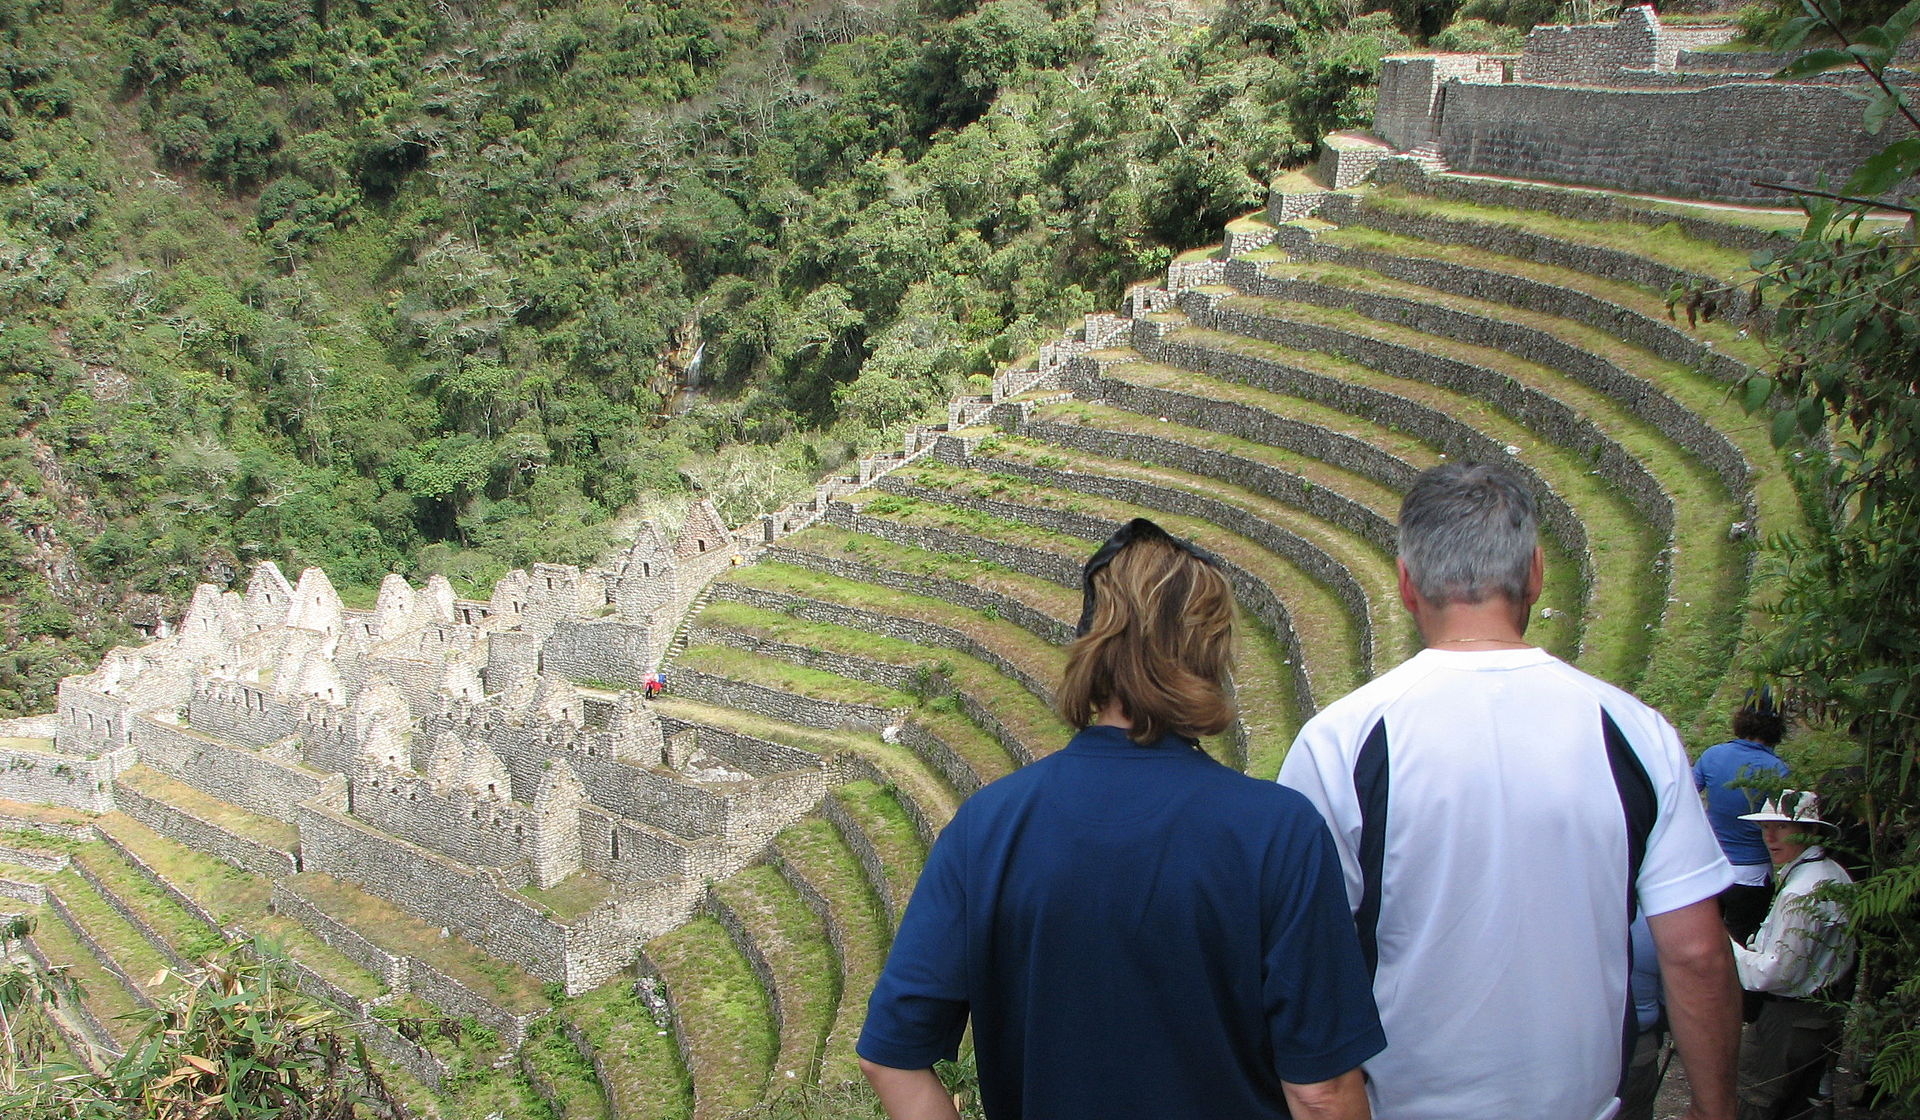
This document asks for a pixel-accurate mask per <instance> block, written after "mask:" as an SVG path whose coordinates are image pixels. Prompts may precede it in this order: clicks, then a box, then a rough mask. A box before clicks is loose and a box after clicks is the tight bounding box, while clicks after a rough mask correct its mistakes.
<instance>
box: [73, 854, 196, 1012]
mask: <svg viewBox="0 0 1920 1120" xmlns="http://www.w3.org/2000/svg"><path fill="white" fill-rule="evenodd" d="M47 887H48V889H50V890H52V891H53V892H54V893H55V894H56V895H58V896H59V898H60V901H61V902H64V903H66V906H67V911H68V912H69V913H71V914H72V915H73V917H74V920H75V921H78V922H79V923H80V925H81V927H82V928H83V929H85V930H86V931H87V936H88V937H90V938H92V939H93V943H94V944H95V945H97V946H99V947H100V949H102V950H103V951H104V952H105V953H106V954H107V956H109V957H111V958H113V962H114V963H115V964H117V965H119V966H120V968H121V970H122V971H124V972H125V973H126V974H127V975H128V976H129V977H130V978H132V980H133V982H134V983H135V984H137V985H139V986H140V987H141V988H142V989H143V990H145V991H146V992H147V994H148V995H150V996H154V997H158V996H159V995H160V994H161V993H162V992H165V991H168V990H170V989H171V988H172V987H173V986H174V985H175V984H177V983H178V981H176V980H175V979H174V978H173V976H172V974H171V972H170V971H169V970H170V969H171V968H172V967H173V966H172V963H171V962H169V961H168V960H167V958H165V957H164V956H161V955H160V951H159V950H158V949H156V948H154V946H153V943H152V942H150V941H148V940H147V939H146V938H145V937H144V936H142V934H141V933H140V931H139V930H137V929H135V928H134V927H133V926H132V925H131V924H130V923H128V921H127V920H126V919H125V918H123V917H121V916H120V915H119V914H118V913H117V912H115V911H114V909H113V907H111V906H110V905H108V903H107V900H106V899H105V898H103V897H101V895H100V893H99V892H98V891H96V890H94V889H93V887H92V886H91V885H89V884H88V883H87V881H86V880H85V879H82V878H81V877H80V876H79V875H78V874H75V873H74V872H72V871H63V872H61V873H60V874H59V875H56V876H54V877H53V878H51V879H48V880H47ZM48 920H49V921H53V922H57V921H59V919H58V918H56V917H50V918H49V919H48ZM162 972H167V976H166V979H165V980H163V981H161V982H160V983H159V984H157V985H156V984H155V983H154V981H155V980H156V979H158V978H159V977H160V976H161V973H162Z"/></svg>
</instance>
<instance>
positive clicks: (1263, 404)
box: [1038, 327, 1440, 510]
mask: <svg viewBox="0 0 1920 1120" xmlns="http://www.w3.org/2000/svg"><path fill="white" fill-rule="evenodd" d="M1173 341H1175V342H1184V343H1189V344H1192V345H1194V346H1200V347H1205V348H1208V349H1213V350H1222V351H1227V352H1230V353H1244V354H1252V355H1254V356H1256V357H1262V358H1267V359H1270V360H1272V361H1274V362H1278V363H1280V364H1282V365H1287V366H1292V367H1294V368H1296V369H1301V370H1305V371H1307V372H1308V373H1317V374H1320V375H1322V376H1325V377H1329V378H1333V379H1335V380H1338V381H1353V380H1359V379H1361V378H1364V377H1365V376H1366V373H1367V370H1366V368H1365V367H1364V366H1361V365H1359V364H1357V363H1354V362H1349V361H1347V360H1345V359H1343V358H1338V357H1335V356H1333V355H1331V354H1320V353H1317V352H1314V351H1308V350H1296V349H1293V348H1292V347H1288V346H1282V345H1280V344H1279V343H1277V342H1265V341H1262V340H1259V339H1252V338H1246V337H1244V336H1242V335H1237V334H1228V333H1226V332H1223V331H1211V330H1205V329H1203V328H1200V327H1185V328H1182V329H1181V330H1180V331H1179V332H1177V333H1176V334H1174V335H1173ZM1128 353H1130V354H1131V353H1132V351H1128ZM1135 358H1136V360H1133V361H1129V362H1124V363H1121V364H1117V365H1111V366H1108V367H1107V368H1106V370H1105V371H1104V372H1105V374H1106V376H1107V377H1109V378H1112V379H1114V380H1116V381H1125V382H1127V383H1128V384H1130V385H1139V386H1142V387H1144V388H1149V389H1167V390H1171V391H1173V392H1180V393H1187V394H1190V395H1193V396H1198V397H1203V398H1206V399H1209V400H1218V401H1226V402H1231V403H1235V404H1243V405H1246V406H1248V407H1250V408H1257V409H1262V410H1264V411H1267V412H1271V413H1273V414H1274V415H1276V416H1281V417H1284V418H1286V419H1288V420H1294V421H1297V422H1299V423H1302V424H1312V425H1315V426H1317V427H1321V428H1325V429H1326V430H1327V431H1329V432H1334V433H1337V434H1339V435H1343V436H1348V437H1350V438H1353V439H1357V440H1361V441H1364V442H1366V443H1369V444H1372V445H1373V446H1374V447H1376V448H1378V449H1379V450H1381V451H1383V452H1385V453H1386V454H1388V455H1392V456H1393V457H1395V458H1397V459H1402V460H1404V461H1406V462H1407V463H1409V464H1411V465H1412V466H1414V467H1415V468H1426V467H1430V466H1432V465H1434V464H1435V463H1438V462H1439V461H1440V452H1439V451H1438V450H1437V449H1435V448H1434V447H1433V445H1431V444H1429V443H1427V442H1426V441H1425V440H1423V439H1421V438H1420V437H1419V436H1416V435H1414V434H1412V433H1411V432H1404V431H1401V430H1400V429H1398V428H1394V427H1390V426H1388V425H1387V424H1386V423H1385V422H1384V421H1376V420H1374V419H1372V418H1370V417H1364V416H1356V415H1354V414H1353V413H1350V412H1341V411H1340V410H1338V409H1336V408H1334V407H1332V406H1331V405H1324V404H1320V403H1319V402H1317V401H1311V400H1307V399H1305V398H1303V397H1292V396H1287V395H1285V394H1282V393H1276V392H1271V391H1269V390H1266V389H1260V388H1255V387H1254V386H1251V385H1244V384H1241V383H1240V382H1238V381H1233V380H1230V379H1228V378H1224V377H1218V376H1216V375H1214V374H1210V373H1206V372H1203V371H1200V370H1192V369H1187V368H1184V367H1182V366H1174V365H1166V364H1163V363H1161V362H1152V361H1148V360H1147V359H1145V358H1140V357H1138V356H1137V355H1136V356H1135ZM1078 403H1079V402H1068V403H1065V404H1061V405H1055V406H1051V407H1049V408H1047V409H1043V410H1041V412H1040V413H1039V414H1038V415H1040V416H1041V417H1043V418H1047V419H1055V418H1065V417H1069V416H1072V415H1075V413H1076V409H1075V407H1074V406H1075V405H1076V404H1078ZM1383 489H1384V487H1383ZM1399 505H1400V499H1399V496H1398V495H1395V497H1394V499H1393V503H1392V508H1394V509H1395V510H1398V509H1399Z"/></svg>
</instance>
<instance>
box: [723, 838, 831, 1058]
mask: <svg viewBox="0 0 1920 1120" xmlns="http://www.w3.org/2000/svg"><path fill="white" fill-rule="evenodd" d="M713 889H714V893H715V894H717V895H718V896H719V897H720V899H721V900H722V901H723V902H725V903H726V905H727V906H728V907H729V908H730V909H732V911H733V912H734V914H735V915H736V916H738V917H739V919H740V922H741V924H742V925H743V926H744V927H745V928H746V929H747V931H748V933H749V934H750V935H751V936H752V938H753V943H754V945H755V946H756V947H757V948H758V950H759V952H760V954H761V956H762V957H764V958H765V959H766V962H767V967H768V969H769V970H770V971H771V972H772V973H773V977H774V986H775V989H776V990H777V992H778V994H779V1001H780V1020H781V1021H780V1051H779V1054H778V1055H777V1057H776V1058H775V1061H774V1066H773V1088H774V1089H775V1090H778V1089H779V1088H780V1087H781V1086H782V1085H783V1084H802V1085H805V1084H811V1083H812V1082H813V1080H814V1075H815V1068H816V1066H817V1064H818V1062H819V1060H820V1056H821V1053H822V1051H823V1050H824V1049H825V1047H826V1041H827V1031H828V1029H829V1028H831V1027H832V1026H833V1010H834V1007H835V1006H836V1005H837V1004H838V1002H839V995H840V976H839V969H838V968H837V966H836V965H835V963H834V959H833V945H832V944H831V943H830V942H828V940H827V933H826V928H825V927H824V926H823V925H822V924H821V922H820V918H819V916H818V915H816V914H815V913H814V912H813V911H811V910H809V909H807V904H806V903H805V902H804V901H802V899H801V898H800V894H799V892H798V891H796V890H794V888H793V884H791V883H789V882H787V881H786V880H785V879H783V878H781V877H780V873H779V872H778V871H776V870H774V869H773V868H771V867H768V866H766V865H764V864H761V865H757V866H754V867H749V868H747V869H745V870H743V871H740V872H738V873H737V874H735V875H733V876H732V877H731V878H729V879H727V880H726V881H725V882H721V883H716V884H714V888H713Z"/></svg>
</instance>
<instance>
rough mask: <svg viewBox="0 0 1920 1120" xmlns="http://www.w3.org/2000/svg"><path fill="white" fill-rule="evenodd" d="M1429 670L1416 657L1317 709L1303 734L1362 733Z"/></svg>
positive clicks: (1426, 665)
mask: <svg viewBox="0 0 1920 1120" xmlns="http://www.w3.org/2000/svg"><path fill="white" fill-rule="evenodd" d="M1430 668H1431V666H1430V665H1428V664H1427V663H1425V662H1423V661H1422V660H1421V659H1420V658H1419V656H1418V655H1415V656H1413V657H1410V658H1408V659H1407V660H1405V661H1402V662H1401V663H1400V664H1398V665H1395V666H1394V667H1393V668H1391V669H1388V670H1387V671H1386V672H1384V673H1382V674H1380V675H1379V676H1377V677H1375V678H1373V679H1372V680H1370V681H1368V682H1366V683H1365V684H1363V685H1361V686H1360V687H1358V688H1356V689H1354V690H1353V691H1352V692H1349V693H1347V694H1346V695H1345V696H1342V697H1340V698H1339V699H1338V700H1335V701H1334V702H1333V703H1331V704H1328V705H1327V706H1326V707H1324V708H1322V709H1320V710H1319V711H1318V712H1317V713H1315V714H1314V716H1313V718H1312V719H1309V720H1308V721H1307V723H1306V728H1305V730H1312V731H1319V732H1323V733H1332V734H1339V733H1340V732H1342V731H1346V732H1350V733H1356V734H1357V733H1359V732H1363V731H1365V730H1366V728H1367V727H1369V726H1371V725H1372V723H1373V721H1374V720H1375V719H1377V718H1378V717H1379V714H1380V713H1381V712H1383V711H1385V710H1386V709H1387V708H1388V707H1389V706H1391V705H1392V703H1393V702H1394V701H1395V700H1396V699H1398V698H1399V697H1400V696H1402V695H1404V694H1405V693H1406V692H1407V690H1408V689H1410V688H1412V687H1413V686H1414V685H1415V684H1417V683H1418V682H1419V681H1420V679H1421V678H1422V677H1424V676H1426V674H1427V672H1428V671H1429V669H1430Z"/></svg>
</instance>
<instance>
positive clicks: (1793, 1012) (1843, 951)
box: [1733, 790, 1854, 1120]
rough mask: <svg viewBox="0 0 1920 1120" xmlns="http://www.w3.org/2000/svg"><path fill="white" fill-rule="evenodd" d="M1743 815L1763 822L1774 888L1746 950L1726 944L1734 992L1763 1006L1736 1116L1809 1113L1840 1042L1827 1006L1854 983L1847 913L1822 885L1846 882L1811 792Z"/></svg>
mask: <svg viewBox="0 0 1920 1120" xmlns="http://www.w3.org/2000/svg"><path fill="white" fill-rule="evenodd" d="M1741 819H1742V820H1748V821H1752V822H1754V823H1755V824H1758V825H1759V826H1760V834H1761V838H1762V839H1763V840H1764V841H1765V842H1766V845H1767V854H1768V855H1770V856H1772V857H1773V864H1774V867H1775V869H1776V872H1777V875H1778V879H1779V883H1780V890H1779V893H1778V894H1776V895H1775V896H1774V899H1773V907H1772V909H1770V910H1768V911H1767V917H1766V920H1765V921H1764V922H1762V923H1761V924H1760V931H1759V932H1758V933H1756V934H1755V935H1754V937H1753V941H1752V944H1751V945H1742V944H1740V943H1739V942H1737V941H1736V942H1734V945H1733V959H1734V966H1735V967H1736V968H1737V969H1738V970H1739V972H1740V986H1741V987H1743V988H1745V989H1747V990H1748V991H1750V992H1757V993H1759V994H1760V997H1761V999H1762V1001H1763V1002H1762V1005H1761V1008H1760V1017H1759V1019H1757V1020H1756V1021H1755V1022H1754V1024H1753V1031H1752V1033H1751V1034H1750V1035H1749V1036H1748V1038H1747V1042H1746V1046H1745V1047H1744V1048H1743V1049H1742V1051H1741V1054H1740V1120H1788V1118H1790V1117H1797V1116H1803V1115H1810V1114H1811V1108H1812V1106H1811V1105H1810V1104H1809V1103H1808V1098H1809V1097H1811V1096H1813V1094H1814V1092H1815V1091H1816V1089H1817V1088H1818V1086H1819V1084H1820V1076H1821V1074H1822V1073H1823V1072H1825V1070H1826V1067H1827V1062H1828V1060H1829V1058H1830V1057H1831V1056H1832V1053H1833V1049H1834V1047H1835V1046H1836V1045H1837V1044H1838V1042H1839V1039H1840V1023H1841V1019H1842V1018H1843V1011H1842V1010H1841V1008H1840V1007H1838V1006H1837V1005H1836V1004H1835V1002H1834V1001H1835V1000H1836V999H1837V998H1839V996H1840V995H1841V989H1842V987H1843V985H1844V984H1845V983H1846V982H1847V981H1848V980H1850V979H1851V977H1852V973H1853V963H1854V944H1853V938H1852V937H1851V936H1849V935H1848V933H1847V928H1846V927H1847V915H1846V911H1845V910H1844V909H1842V908H1841V906H1840V904H1839V903H1837V902H1835V901H1834V900H1832V899H1830V898H1827V897H1824V894H1825V892H1824V891H1823V890H1822V888H1823V887H1826V886H1827V885H1828V884H1830V883H1851V882H1853V879H1852V877H1851V876H1849V875H1848V874H1847V872H1846V869H1845V868H1843V867H1841V866H1840V865H1839V864H1838V863H1836V862H1834V861H1833V860H1831V859H1828V858H1827V854H1826V850H1825V849H1824V848H1822V847H1821V845H1820V841H1821V840H1822V839H1824V838H1825V834H1831V833H1833V832H1835V831H1837V830H1836V829H1835V828H1834V826H1833V825H1832V824H1830V823H1829V822H1827V821H1824V820H1822V819H1820V802H1819V798H1818V797H1817V796H1816V795H1814V794H1812V793H1808V792H1805V791H1802V790H1784V791H1782V792H1781V794H1780V796H1779V797H1778V798H1776V799H1773V800H1770V801H1768V802H1767V803H1766V806H1765V808H1763V809H1761V811H1760V812H1758V813H1747V814H1745V815H1743V816H1742V817H1741Z"/></svg>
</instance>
